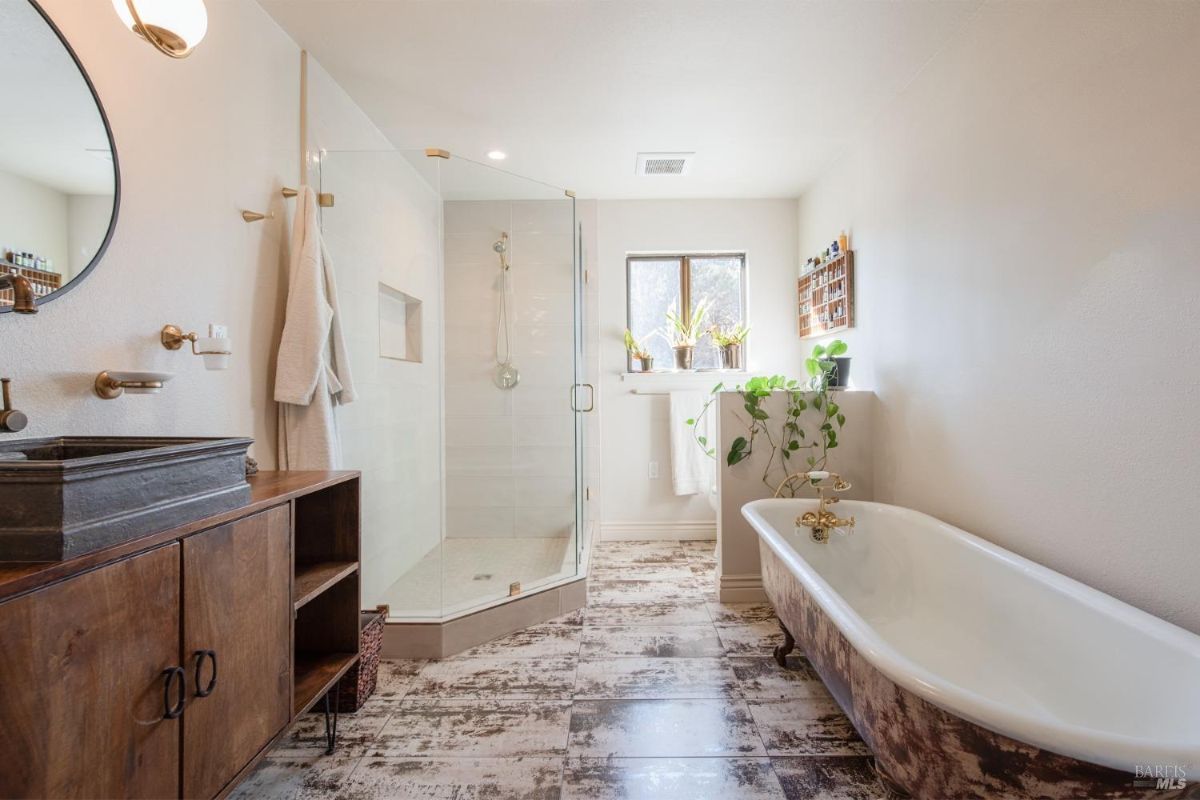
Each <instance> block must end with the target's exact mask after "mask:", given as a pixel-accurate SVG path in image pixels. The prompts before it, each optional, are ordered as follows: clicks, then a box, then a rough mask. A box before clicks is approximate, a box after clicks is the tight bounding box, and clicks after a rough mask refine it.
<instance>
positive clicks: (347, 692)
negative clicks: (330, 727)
mask: <svg viewBox="0 0 1200 800" xmlns="http://www.w3.org/2000/svg"><path fill="white" fill-rule="evenodd" d="M383 608H384V607H383V606H381V607H380V608H378V609H376V610H375V611H364V612H362V614H361V615H360V616H359V620H358V635H359V641H360V643H361V644H360V645H359V658H358V663H357V664H355V665H354V666H353V667H351V668H350V670H349V671H348V672H347V673H346V675H345V677H344V678H342V679H341V681H339V682H338V698H337V700H338V706H337V707H338V711H339V712H343V711H347V712H351V713H353V712H355V711H358V710H359V709H360V708H362V706H363V703H365V702H367V698H369V697H370V696H371V695H372V694H374V692H375V682H376V680H377V679H378V678H379V651H380V649H381V648H382V647H383V624H384V620H385V619H386V614H385V613H384V611H383Z"/></svg>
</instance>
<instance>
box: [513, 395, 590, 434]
mask: <svg viewBox="0 0 1200 800" xmlns="http://www.w3.org/2000/svg"><path fill="white" fill-rule="evenodd" d="M564 394H565V392H564ZM568 412H569V409H568ZM568 412H563V413H560V414H555V415H546V416H526V415H522V416H517V417H514V418H513V432H514V435H513V443H514V444H517V445H525V446H528V445H546V444H550V445H559V446H563V447H570V446H572V445H573V443H574V441H575V417H574V415H573V414H570V413H568Z"/></svg>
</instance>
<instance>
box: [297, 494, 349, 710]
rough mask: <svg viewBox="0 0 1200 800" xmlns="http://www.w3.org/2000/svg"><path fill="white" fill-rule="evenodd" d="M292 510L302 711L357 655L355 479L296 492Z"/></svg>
mask: <svg viewBox="0 0 1200 800" xmlns="http://www.w3.org/2000/svg"><path fill="white" fill-rule="evenodd" d="M292 513H293V515H294V517H293V520H294V525H295V540H294V550H293V559H294V567H293V569H294V572H293V576H292V608H293V613H294V614H295V620H294V622H293V635H292V642H293V647H294V648H295V649H294V661H293V664H294V672H293V689H292V706H293V711H294V713H296V714H302V713H304V712H305V711H308V710H309V709H310V708H312V707H313V706H314V705H316V704H317V703H318V702H319V701H320V700H321V698H322V697H324V696H325V694H326V693H327V692H329V691H330V690H331V689H333V688H334V687H336V686H337V683H338V681H339V680H341V678H342V676H343V675H345V674H346V672H347V670H349V669H350V668H351V667H353V666H354V664H355V663H357V661H358V657H359V652H358V649H359V608H360V600H359V591H360V589H359V583H360V581H359V498H358V481H351V482H347V483H340V484H336V485H334V486H330V487H328V488H326V489H323V490H321V491H319V492H314V493H312V494H309V495H305V496H303V497H298V498H296V500H295V501H294V505H293V507H292Z"/></svg>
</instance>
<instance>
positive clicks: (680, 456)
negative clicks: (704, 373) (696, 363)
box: [670, 392, 716, 495]
mask: <svg viewBox="0 0 1200 800" xmlns="http://www.w3.org/2000/svg"><path fill="white" fill-rule="evenodd" d="M708 398H709V394H708V392H671V414H670V425H671V483H672V486H673V487H674V489H675V494H677V495H687V494H708V492H709V490H710V489H711V487H712V485H713V480H714V478H715V477H716V464H715V462H714V461H713V460H712V459H711V458H709V457H708V456H707V455H705V453H704V448H703V447H702V446H701V445H700V443H699V442H697V441H696V436H697V435H699V436H703V437H705V438H706V439H707V440H708V445H707V447H708V448H709V449H711V448H713V447H715V446H716V443H715V442H714V441H713V437H714V435H715V432H716V425H714V424H713V416H714V415H713V409H714V408H715V407H716V404H715V403H714V404H713V405H712V406H710V407H709V409H708V413H706V414H704V415H703V416H701V413H700V411H701V409H703V408H704V404H705V403H706V402H708ZM689 419H696V421H697V424H696V430H695V432H693V431H692V427H691V426H690V425H688V424H687V421H688V420H689Z"/></svg>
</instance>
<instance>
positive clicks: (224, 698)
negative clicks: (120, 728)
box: [183, 506, 292, 797]
mask: <svg viewBox="0 0 1200 800" xmlns="http://www.w3.org/2000/svg"><path fill="white" fill-rule="evenodd" d="M288 512H289V509H288V507H287V506H280V507H277V508H272V509H270V510H269V511H263V512H261V513H259V514H255V515H254V516H252V517H247V518H246V519H242V520H238V521H237V522H231V523H229V524H228V525H222V526H220V527H219V528H214V529H213V530H210V531H205V532H204V533H198V534H196V535H194V536H189V537H188V538H186V539H184V540H183V662H184V664H185V669H186V671H187V675H188V702H187V707H186V708H185V709H184V712H183V796H184V797H212V796H214V795H216V794H217V793H218V792H220V791H221V789H222V788H223V787H224V786H225V784H227V783H229V781H230V780H231V779H232V778H233V777H234V776H235V775H237V773H238V771H239V770H240V769H241V767H242V766H243V765H244V764H246V763H247V762H249V761H251V760H252V759H253V758H254V756H255V755H256V754H257V753H258V751H259V750H261V749H262V747H263V745H265V744H266V743H267V742H269V741H271V739H272V737H274V736H275V734H277V733H279V731H281V730H282V729H283V727H284V726H285V725H287V724H288V722H290V721H291V719H292V646H291V625H292V593H291V572H292V555H291V553H292V549H291V532H290V526H289V516H288Z"/></svg>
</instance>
